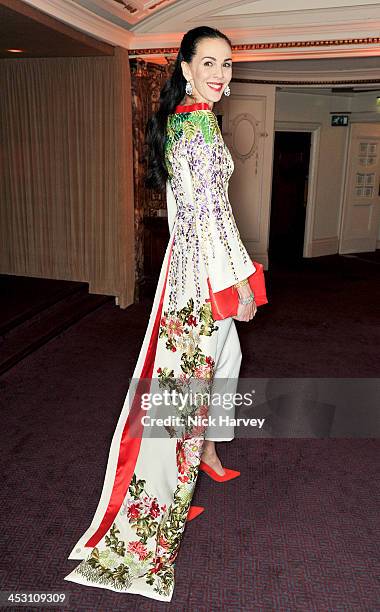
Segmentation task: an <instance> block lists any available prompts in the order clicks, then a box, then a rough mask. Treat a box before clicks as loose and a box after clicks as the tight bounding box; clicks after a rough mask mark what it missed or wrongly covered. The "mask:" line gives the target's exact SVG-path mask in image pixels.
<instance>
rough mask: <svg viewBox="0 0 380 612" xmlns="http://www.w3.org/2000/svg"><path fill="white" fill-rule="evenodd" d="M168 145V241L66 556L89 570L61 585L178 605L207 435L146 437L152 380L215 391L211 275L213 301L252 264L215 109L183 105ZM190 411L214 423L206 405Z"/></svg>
mask: <svg viewBox="0 0 380 612" xmlns="http://www.w3.org/2000/svg"><path fill="white" fill-rule="evenodd" d="M165 147H166V164H167V168H168V172H169V179H168V181H167V206H168V221H169V229H170V239H169V243H168V246H167V250H166V253H165V257H164V261H163V265H162V268H161V273H160V277H159V280H158V284H157V290H156V294H155V298H154V302H153V307H152V311H151V315H150V318H149V322H148V326H147V330H146V333H145V337H144V340H143V344H142V347H141V351H140V354H139V357H138V360H137V364H136V367H135V370H134V374H133V378H132V381H131V385H130V387H129V390H128V393H127V396H126V398H125V402H124V405H123V408H122V411H121V414H120V417H119V420H118V423H117V425H116V429H115V432H114V436H113V439H112V443H111V447H110V452H109V457H108V462H107V468H106V474H105V478H104V484H103V490H102V493H101V497H100V500H99V504H98V507H97V509H96V512H95V515H94V518H93V520H92V522H91V525H90V527H89V528H88V529H87V531H86V532H85V533H84V534H83V536H82V537H81V538H80V539H79V540H78V542H77V543H76V544H75V546H74V548H73V549H72V552H71V554H70V556H69V559H78V560H80V561H81V562H80V563H79V564H78V565H77V566H76V567H75V568H74V569H73V570H72V571H71V572H70V573H69V574H68V575H67V576H65V577H64V579H65V580H69V581H72V582H76V583H79V584H82V585H88V586H93V587H101V588H106V589H111V590H113V591H118V592H123V593H137V594H141V595H144V596H146V597H150V598H153V599H158V600H162V601H171V598H172V594H173V590H174V565H175V558H176V556H177V554H178V550H179V546H180V542H181V538H182V534H183V530H184V527H185V524H186V516H187V513H188V510H189V507H190V504H191V499H192V496H193V492H194V487H195V484H196V480H197V476H198V465H199V461H200V457H201V452H202V445H203V441H204V430H205V428H204V426H197V425H195V426H194V427H189V426H183V427H174V426H173V427H171V426H169V427H161V435H152V434H149V432H147V431H146V430H147V427H148V426H147V425H146V424H144V423H143V421H144V419H143V418H142V416H144V415H146V414H147V411H146V410H144V409H143V408H142V401H141V398H142V394H143V393H148V392H149V391H150V390H151V386H150V385H151V383H153V382H154V392H156V391H157V388H159V389H161V390H163V389H168V390H173V389H175V390H176V391H177V392H179V393H181V392H183V393H185V391H186V390H188V389H189V388H190V387H189V385H192V384H193V383H194V384H195V385H198V386H197V390H198V389H199V386H200V387H201V388H202V389H203V390H206V393H207V391H210V388H212V379H213V376H214V372H215V354H216V344H217V338H218V322H217V321H214V319H213V317H212V314H211V310H210V306H209V304H208V302H207V301H206V300H207V298H208V297H209V293H208V285H207V277H209V280H210V284H211V287H212V290H213V291H214V292H216V291H220V290H222V289H224V288H226V287H230V286H231V285H233V284H234V283H236V282H237V281H239V280H242V279H243V278H246V277H247V276H249V275H250V274H252V273H253V272H254V271H255V267H254V265H253V263H252V261H251V258H250V257H249V255H248V253H247V251H246V249H245V247H244V245H243V243H242V241H241V238H240V234H239V231H238V228H237V226H236V223H235V219H234V217H233V213H232V209H231V205H230V202H229V200H228V181H229V178H230V176H231V173H232V171H233V168H234V165H233V160H232V157H231V155H230V152H229V150H228V148H227V146H226V145H225V143H224V141H223V137H222V134H221V132H220V129H219V126H218V123H217V119H216V116H215V114H214V113H213V112H212V111H211V110H210V109H209V107H208V105H207V104H206V103H196V104H192V105H186V106H177V108H176V111H175V112H174V113H173V114H171V115H170V116H169V118H168V123H167V139H166V145H165ZM183 410H185V411H186V414H190V415H201V416H202V415H207V412H208V404H207V400H206V401H204V402H199V401H198V402H197V401H195V402H193V403H191V401H190V402H188V404H187V405H186V406H185V408H184V409H183ZM157 411H158V413H159V409H157ZM181 414H184V412H183V411H182V413H181Z"/></svg>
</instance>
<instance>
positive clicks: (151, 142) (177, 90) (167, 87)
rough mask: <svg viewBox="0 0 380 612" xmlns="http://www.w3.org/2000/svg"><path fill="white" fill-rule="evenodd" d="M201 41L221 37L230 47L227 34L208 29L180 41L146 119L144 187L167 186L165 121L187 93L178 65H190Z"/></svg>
mask: <svg viewBox="0 0 380 612" xmlns="http://www.w3.org/2000/svg"><path fill="white" fill-rule="evenodd" d="M203 38H223V39H224V40H226V41H227V42H228V44H229V45H230V46H231V47H232V44H231V41H230V39H229V38H228V36H226V34H223V32H220V31H219V30H217V29H215V28H210V27H208V26H199V27H197V28H193V29H192V30H189V31H188V32H186V34H185V35H184V37H183V38H182V41H181V46H180V48H179V51H178V55H177V57H176V60H175V63H174V68H173V72H172V74H171V77H170V78H169V79H167V81H165V83H164V85H163V87H162V89H161V91H160V102H159V108H158V110H157V112H156V113H154V114H153V115H152V116H151V117H150V118H149V120H148V122H147V125H146V128H145V156H146V161H147V170H146V174H145V180H144V182H145V186H146V187H148V188H150V189H158V190H163V189H164V188H165V186H166V181H167V178H168V171H167V168H166V165H165V148H164V147H165V139H166V124H167V119H168V116H169V115H170V113H172V112H173V111H174V110H175V107H176V106H177V104H179V103H180V102H181V100H182V99H183V98H184V96H185V93H186V92H185V87H186V79H185V77H184V76H183V73H182V67H181V62H182V61H185V62H188V63H190V61H191V59H192V57H193V56H194V55H195V53H196V49H197V44H198V42H199V41H200V40H201V39H203Z"/></svg>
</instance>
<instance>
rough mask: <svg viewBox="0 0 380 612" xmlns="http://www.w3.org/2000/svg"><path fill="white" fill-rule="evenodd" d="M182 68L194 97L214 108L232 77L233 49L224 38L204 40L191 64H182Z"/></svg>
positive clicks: (199, 43) (198, 46) (198, 45)
mask: <svg viewBox="0 0 380 612" xmlns="http://www.w3.org/2000/svg"><path fill="white" fill-rule="evenodd" d="M181 66H182V72H183V75H184V77H185V79H186V80H187V81H190V83H191V85H192V87H193V93H192V96H193V97H194V98H195V100H196V101H197V102H207V103H208V104H209V106H210V107H211V108H212V107H213V104H214V102H218V101H219V100H220V98H221V97H222V95H223V91H224V89H225V88H226V87H227V85H228V83H229V82H230V80H231V77H232V52H231V47H230V45H229V44H228V42H227V41H226V40H224V39H223V38H203V39H202V40H200V41H199V42H198V44H197V51H196V54H195V55H194V56H193V58H192V60H191V62H190V63H189V64H188V63H187V62H181Z"/></svg>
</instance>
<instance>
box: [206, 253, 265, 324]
mask: <svg viewBox="0 0 380 612" xmlns="http://www.w3.org/2000/svg"><path fill="white" fill-rule="evenodd" d="M252 263H253V265H254V266H255V268H256V270H255V272H253V274H251V276H248V282H249V284H250V286H251V289H252V291H253V294H254V296H255V302H256V305H257V306H262V305H263V304H267V303H268V300H267V294H266V289H265V278H264V266H263V264H261V263H259V262H258V261H253V260H252ZM207 284H208V288H209V293H210V299H209V300H206V302H211V311H212V316H213V317H214V319H215V320H216V321H218V320H220V319H227V317H234V316H235V315H236V314H237V311H238V305H239V294H238V290H237V289H235V287H234V286H233V285H232V286H231V287H226V289H222V291H217V292H216V293H213V291H212V289H211V285H210V279H209V278H207Z"/></svg>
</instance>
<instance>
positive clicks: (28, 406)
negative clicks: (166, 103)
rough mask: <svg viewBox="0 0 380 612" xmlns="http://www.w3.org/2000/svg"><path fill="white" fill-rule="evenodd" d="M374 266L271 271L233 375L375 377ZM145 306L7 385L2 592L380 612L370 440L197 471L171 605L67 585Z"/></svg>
mask: <svg viewBox="0 0 380 612" xmlns="http://www.w3.org/2000/svg"><path fill="white" fill-rule="evenodd" d="M379 264H380V260H379V257H378V255H376V256H375V255H374V254H361V256H360V258H359V257H358V258H356V257H342V256H341V257H339V256H331V257H324V258H317V259H313V260H304V261H302V262H298V263H296V264H294V265H292V266H290V265H285V264H284V265H280V264H278V265H277V266H273V269H272V270H271V273H270V274H269V273H266V274H267V276H266V278H267V286H268V298H269V301H270V303H269V304H268V305H267V306H264V307H263V308H262V309H261V308H259V312H258V313H257V315H256V317H255V319H254V321H253V323H252V324H247V323H239V322H237V328H238V332H239V335H240V339H241V346H242V352H243V362H242V369H241V375H242V376H243V377H249V376H252V377H253V376H257V377H259V376H261V377H266V376H268V377H272V376H273V377H287V376H300V377H302V376H322V377H348V376H352V377H378V376H379V349H378V347H379V341H380V325H379V304H380V283H379V276H380V265H379ZM8 281H9V279H8ZM20 282H21V279H20ZM8 284H9V282H8ZM8 288H9V287H8ZM11 293H12V291H11ZM24 298H25V296H24ZM7 299H8V300H12V296H8V298H6V299H5V300H4V301H3V304H5V306H4V310H3V313H5V315H4V316H3V318H1V316H2V313H0V324H1V322H2V321H3V322H7V324H8V327H9V320H10V316H9V306H7V303H6V302H7ZM49 299H50V298H49ZM21 301H22V292H19V297H18V302H17V304H14V308H15V309H17V308H18V307H19V304H20V302H21ZM35 307H36V305H35V304H34V308H35ZM49 307H50V306H49ZM150 307H151V300H150V299H149V298H145V299H144V301H142V302H141V303H140V304H135V305H133V306H131V307H130V308H128V309H126V310H124V311H123V310H120V309H119V308H118V307H117V306H115V305H114V303H113V302H112V301H108V302H106V303H99V302H96V301H95V302H94V306H93V308H94V309H93V310H92V311H90V312H88V313H87V314H85V316H83V314H82V317H81V318H80V319H79V320H78V321H76V322H75V317H72V318H71V319H70V323H69V324H68V326H67V328H66V329H64V330H63V331H62V330H60V331H59V332H58V333H57V335H56V336H55V337H54V338H52V339H50V340H49V341H47V342H46V343H45V344H43V345H42V346H40V347H39V348H37V349H35V350H34V351H33V352H31V353H30V354H28V355H27V356H25V357H23V358H22V359H21V360H20V361H19V362H18V363H17V364H16V365H14V366H13V367H11V368H10V369H8V370H7V371H6V372H5V373H4V374H3V375H2V377H1V379H0V389H1V425H2V438H1V442H2V444H1V446H2V460H3V467H2V486H1V492H0V512H1V536H0V538H1V555H0V589H2V590H11V589H22V590H31V591H37V590H54V591H59V590H61V591H64V592H66V593H70V605H69V606H68V607H66V608H61V609H64V610H73V611H83V612H84V611H86V612H111V611H112V612H117V611H119V610H120V611H121V610H123V611H124V610H126V611H127V612H132V611H137V610H143V611H147V612H148V611H149V612H150V611H152V612H153V611H154V612H156V611H160V610H180V611H186V612H187V611H189V612H210V611H211V612H214V611H219V610H220V611H226V612H227V611H228V612H230V611H233V612H235V611H240V610H247V611H258V612H261V611H265V612H267V611H268V612H269V611H276V612H277V611H278V612H294V611H303V612H314V611H315V612H364V611H371V612H375V611H379V610H380V604H379V602H380V580H379V579H380V558H379V557H380V555H379V498H380V495H379V488H380V484H379V483H380V479H379V451H380V442H379V440H377V439H314V440H309V439H298V440H297V439H296V440H289V439H257V440H249V439H236V440H234V441H233V442H232V443H220V444H218V450H219V454H220V456H221V458H222V461H223V462H224V463H225V465H226V466H228V467H231V468H236V469H239V470H240V471H241V473H242V475H241V477H240V478H237V479H236V480H233V481H231V482H229V483H215V482H213V481H212V480H211V479H210V478H209V477H208V476H207V475H206V474H203V473H200V475H199V478H198V481H197V486H196V492H195V497H194V500H193V503H194V504H196V505H203V506H205V507H206V510H205V512H204V513H203V514H202V515H201V516H200V517H198V518H197V519H195V520H194V521H192V522H191V523H189V524H188V525H187V526H186V529H185V533H184V538H183V541H182V545H181V550H180V553H179V556H178V560H177V563H176V587H175V591H174V595H173V599H172V602H171V604H170V605H168V604H164V603H160V602H158V601H153V600H149V599H147V598H144V597H141V596H136V595H131V596H126V595H123V594H119V593H114V592H111V591H107V590H103V589H99V588H95V587H94V588H91V587H84V586H83V587H82V586H79V585H75V584H73V583H69V582H67V581H64V580H63V577H64V576H65V575H66V574H67V573H68V572H69V571H70V570H71V569H72V568H73V567H75V565H76V564H77V563H78V562H77V561H69V560H68V559H67V556H68V554H69V552H70V551H71V548H72V546H73V545H74V544H75V542H76V540H77V539H78V538H79V536H80V535H82V533H83V532H84V530H85V529H86V528H87V527H88V525H89V523H90V521H91V518H92V516H93V513H94V511H95V508H96V505H97V502H98V499H99V495H100V492H101V487H102V482H103V475H104V470H105V466H106V460H107V456H108V451H109V445H110V442H111V438H112V434H113V431H114V427H115V425H116V421H117V418H118V415H119V413H120V410H121V407H122V403H123V400H124V397H125V395H126V392H127V389H128V383H129V380H128V378H129V377H130V376H131V375H132V372H133V369H134V366H135V362H136V358H137V355H138V353H139V350H140V346H141V342H142V338H143V335H144V332H145V329H146V325H147V321H148V317H149V312H150ZM25 310H26V309H25V305H24V307H23V308H21V307H20V311H22V312H25ZM39 316H40V317H41V316H42V315H41V313H40V315H39ZM23 324H25V323H23ZM11 341H12V331H9V329H8V330H7V333H6V334H5V335H3V337H2V342H3V343H10V342H11ZM7 346H10V344H8V345H7ZM6 609H9V610H13V611H14V610H16V609H19V610H48V609H49V608H47V607H46V608H42V607H36V608H32V607H28V608H25V607H20V608H16V607H9V608H6ZM50 609H52V610H53V608H50ZM55 609H56V610H58V609H59V608H55Z"/></svg>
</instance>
